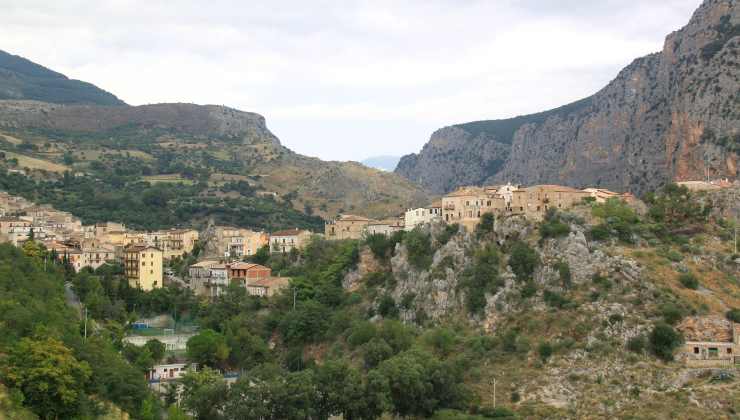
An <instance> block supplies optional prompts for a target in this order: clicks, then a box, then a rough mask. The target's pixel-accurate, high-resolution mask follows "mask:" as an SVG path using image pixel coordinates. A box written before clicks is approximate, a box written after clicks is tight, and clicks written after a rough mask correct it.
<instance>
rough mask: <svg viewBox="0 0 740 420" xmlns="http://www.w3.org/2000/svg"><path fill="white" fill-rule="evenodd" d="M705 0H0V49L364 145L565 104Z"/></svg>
mask: <svg viewBox="0 0 740 420" xmlns="http://www.w3.org/2000/svg"><path fill="white" fill-rule="evenodd" d="M699 3H700V0H602V1H598V0H594V1H582V0H540V1H535V0H528V1H527V0H510V1H509V0H488V1H473V0H455V1H453V0H449V1H435V0H419V1H363V2H360V1H350V0H337V1H308V0H297V1H276V0H275V1H264V2H258V1H236V0H235V1H225V0H208V1H187V0H176V1H154V0H97V1H81V0H64V1H59V0H47V1H40V0H0V10H2V13H0V49H3V50H5V51H7V52H10V53H13V54H18V55H21V56H24V57H26V58H28V59H30V60H32V61H35V62H37V63H39V64H42V65H45V66H47V67H49V68H51V69H54V70H56V71H59V72H62V73H64V74H66V75H67V76H69V77H72V78H75V79H81V80H85V81H88V82H91V83H94V84H96V85H98V86H100V87H101V88H103V89H106V90H108V91H111V92H112V93H114V94H116V95H117V96H118V97H119V98H121V99H123V100H124V101H126V102H127V103H129V104H132V105H139V104H146V103H156V102H194V103H199V104H223V105H227V106H230V107H234V108H238V109H242V110H245V111H253V112H257V113H260V114H262V115H264V116H265V117H266V118H267V124H268V127H269V128H270V129H271V130H272V131H273V132H274V133H275V134H276V135H277V136H278V137H279V138H280V139H281V141H282V143H283V144H285V145H287V146H288V147H290V148H292V149H293V150H295V151H297V152H300V153H303V154H307V155H311V156H318V157H321V158H323V159H337V160H361V159H363V158H366V157H369V156H373V155H384V154H391V155H401V154H406V153H411V152H416V151H418V150H419V149H420V148H421V146H422V145H423V144H424V143H425V142H426V141H427V140H428V138H429V135H430V134H431V133H432V132H433V131H434V130H435V129H437V128H440V127H443V126H445V125H450V124H454V123H460V122H466V121H472V120H479V119H495V118H506V117H511V116H515V115H519V114H524V113H531V112H537V111H542V110H545V109H549V108H552V107H555V106H559V105H562V104H565V103H568V102H571V101H574V100H577V99H580V98H582V97H585V96H588V95H590V94H592V93H593V92H595V91H597V90H598V89H600V88H601V87H603V86H604V85H605V84H606V83H608V82H609V81H610V80H611V79H613V78H614V77H615V76H616V74H617V72H618V71H619V70H620V69H621V68H622V67H624V66H625V65H627V64H629V63H630V62H631V61H632V60H633V59H634V58H637V57H639V56H642V55H645V54H648V53H651V52H656V51H659V50H660V49H661V48H662V45H663V40H664V38H665V36H666V35H667V34H668V33H670V32H672V31H674V30H677V29H679V28H680V27H681V26H683V25H685V24H686V23H687V22H688V20H689V18H690V16H691V13H692V12H693V11H694V9H696V8H697V7H698V5H699Z"/></svg>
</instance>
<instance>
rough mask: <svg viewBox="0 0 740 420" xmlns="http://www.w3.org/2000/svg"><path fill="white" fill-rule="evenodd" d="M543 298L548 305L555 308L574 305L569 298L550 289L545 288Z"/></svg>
mask: <svg viewBox="0 0 740 420" xmlns="http://www.w3.org/2000/svg"><path fill="white" fill-rule="evenodd" d="M543 299H544V300H545V303H547V304H548V305H549V306H551V307H553V308H557V309H568V308H572V307H573V306H574V303H573V302H572V301H571V300H570V299H568V298H567V297H565V296H563V295H562V294H560V293H558V292H554V291H551V290H545V292H544V294H543Z"/></svg>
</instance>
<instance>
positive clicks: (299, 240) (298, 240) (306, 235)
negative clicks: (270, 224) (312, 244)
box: [270, 229, 312, 253]
mask: <svg viewBox="0 0 740 420" xmlns="http://www.w3.org/2000/svg"><path fill="white" fill-rule="evenodd" d="M311 235H312V234H311V232H310V231H307V230H300V229H288V230H281V231H278V232H274V233H273V234H271V235H270V251H271V252H275V253H277V252H282V253H288V252H290V251H292V250H293V249H297V250H300V249H303V247H305V246H306V245H308V241H309V240H310V239H311Z"/></svg>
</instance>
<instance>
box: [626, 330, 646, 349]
mask: <svg viewBox="0 0 740 420" xmlns="http://www.w3.org/2000/svg"><path fill="white" fill-rule="evenodd" d="M647 344H648V343H647V339H645V336H644V335H642V334H639V335H636V336H634V337H632V338H630V339H629V340H627V350H629V351H631V352H632V353H637V354H642V353H643V352H644V351H645V348H647Z"/></svg>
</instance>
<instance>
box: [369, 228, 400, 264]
mask: <svg viewBox="0 0 740 420" xmlns="http://www.w3.org/2000/svg"><path fill="white" fill-rule="evenodd" d="M365 243H366V244H367V246H368V247H369V248H370V250H371V251H372V252H373V255H375V258H378V259H381V260H385V259H387V258H388V257H389V256H390V255H389V254H390V253H391V252H392V248H391V245H395V244H391V241H390V239H389V238H388V236H386V235H383V234H382V233H374V234H372V235H368V236H367V238H365Z"/></svg>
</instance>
